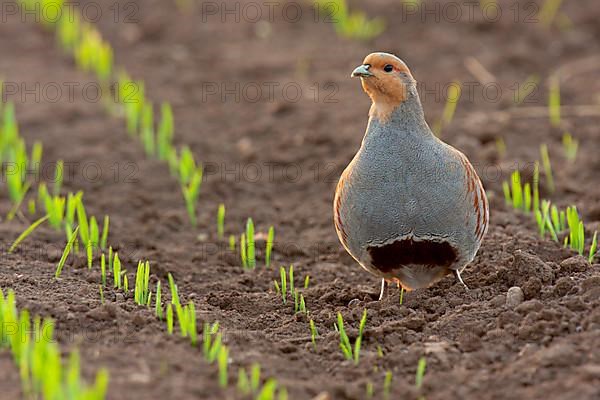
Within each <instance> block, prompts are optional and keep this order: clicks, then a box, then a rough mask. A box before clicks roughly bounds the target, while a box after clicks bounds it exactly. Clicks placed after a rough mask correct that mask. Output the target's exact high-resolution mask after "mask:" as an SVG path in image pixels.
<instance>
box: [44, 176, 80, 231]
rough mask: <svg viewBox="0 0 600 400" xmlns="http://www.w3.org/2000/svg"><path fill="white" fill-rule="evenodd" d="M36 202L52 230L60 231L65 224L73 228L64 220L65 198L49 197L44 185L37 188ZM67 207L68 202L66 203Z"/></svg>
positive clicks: (71, 223) (70, 223) (69, 222)
mask: <svg viewBox="0 0 600 400" xmlns="http://www.w3.org/2000/svg"><path fill="white" fill-rule="evenodd" d="M38 200H39V202H40V203H41V205H42V206H43V208H44V209H45V211H46V214H47V215H48V218H49V222H50V226H52V227H53V228H54V229H56V230H58V229H61V228H62V226H63V224H64V223H65V222H67V223H68V225H71V226H73V222H72V221H66V220H65V202H66V200H65V198H64V197H61V196H51V195H50V194H49V193H48V189H47V188H46V185H45V184H43V183H42V184H40V185H39V187H38ZM66 204H67V205H69V204H68V202H67V203H66Z"/></svg>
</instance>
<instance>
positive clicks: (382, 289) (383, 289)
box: [379, 278, 385, 301]
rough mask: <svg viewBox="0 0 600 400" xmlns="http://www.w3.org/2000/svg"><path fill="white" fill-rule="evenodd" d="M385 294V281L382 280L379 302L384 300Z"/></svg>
mask: <svg viewBox="0 0 600 400" xmlns="http://www.w3.org/2000/svg"><path fill="white" fill-rule="evenodd" d="M384 293H385V279H383V278H382V279H381V292H379V301H381V300H382V299H383V294H384Z"/></svg>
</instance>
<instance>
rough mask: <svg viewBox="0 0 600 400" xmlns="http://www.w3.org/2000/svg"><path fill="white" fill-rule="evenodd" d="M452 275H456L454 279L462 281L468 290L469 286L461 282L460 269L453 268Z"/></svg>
mask: <svg viewBox="0 0 600 400" xmlns="http://www.w3.org/2000/svg"><path fill="white" fill-rule="evenodd" d="M453 273H454V276H455V277H456V279H457V280H458V281H459V282H460V283H462V285H463V286H464V287H465V290H469V287H468V286H467V284H466V283H465V282H463V280H462V277H461V276H460V271H458V270H457V269H455V270H454V271H453Z"/></svg>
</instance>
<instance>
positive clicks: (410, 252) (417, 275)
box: [333, 52, 489, 300]
mask: <svg viewBox="0 0 600 400" xmlns="http://www.w3.org/2000/svg"><path fill="white" fill-rule="evenodd" d="M351 77H358V78H360V81H361V84H362V88H363V90H364V91H365V92H366V93H367V95H368V96H369V97H370V98H371V102H372V104H371V108H370V110H369V119H368V123H367V128H366V133H365V135H364V137H363V140H362V143H361V146H360V148H359V150H358V152H357V153H356V155H355V156H354V158H353V159H352V161H351V162H350V163H349V164H348V166H347V167H346V169H345V170H344V171H343V173H342V174H341V176H340V179H339V182H338V184H337V186H336V190H335V196H334V201H333V214H334V215H333V216H334V218H333V219H334V225H335V230H336V233H337V236H338V238H339V240H340V242H341V244H342V246H343V247H344V248H345V249H346V251H347V252H348V253H349V254H350V255H351V256H352V258H354V259H355V260H356V261H357V262H358V264H360V266H362V268H364V269H365V270H367V271H368V272H370V273H372V274H373V275H375V276H378V277H380V278H382V281H381V292H380V296H379V300H381V299H383V297H384V291H385V286H386V282H388V283H392V282H395V283H396V284H398V286H399V287H400V286H401V287H402V289H405V290H407V291H410V290H414V289H420V288H427V287H430V286H431V285H433V284H434V283H436V282H437V281H439V280H440V279H442V278H443V277H444V276H446V275H448V274H450V273H452V274H454V276H455V277H456V279H457V280H458V281H459V282H460V283H461V284H462V285H464V287H465V288H467V289H468V287H467V286H466V285H465V284H464V281H463V279H462V277H461V272H462V271H463V270H464V269H465V267H466V266H467V265H468V264H469V263H470V262H471V261H473V259H474V257H475V255H476V253H477V251H478V250H479V247H480V246H481V242H482V240H483V238H484V236H485V234H486V232H487V229H488V224H489V204H488V199H487V197H486V193H485V190H484V187H483V185H482V183H481V180H480V179H479V176H478V175H477V173H476V171H475V169H474V168H473V165H472V164H471V163H470V162H469V160H468V159H467V157H466V156H465V155H464V154H463V153H461V152H460V151H459V150H457V149H455V148H454V147H452V146H450V145H449V144H447V143H445V142H443V141H442V140H440V139H439V138H438V137H436V135H434V134H433V132H432V131H431V129H430V128H429V125H428V124H427V122H426V121H425V116H424V112H423V106H422V104H421V101H420V98H419V94H418V92H417V83H416V80H415V79H414V78H413V75H412V73H411V71H410V70H409V68H408V67H407V65H406V64H405V63H404V61H402V60H401V59H400V58H398V57H397V56H395V55H393V54H389V53H384V52H376V53H372V54H369V55H368V56H367V57H366V58H365V59H364V61H363V63H362V64H361V65H359V66H358V67H356V68H355V69H354V71H352V74H351Z"/></svg>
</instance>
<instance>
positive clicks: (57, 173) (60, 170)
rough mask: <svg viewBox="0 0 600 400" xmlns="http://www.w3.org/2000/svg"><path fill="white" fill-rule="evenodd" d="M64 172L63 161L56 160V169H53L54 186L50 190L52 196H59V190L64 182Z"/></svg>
mask: <svg viewBox="0 0 600 400" xmlns="http://www.w3.org/2000/svg"><path fill="white" fill-rule="evenodd" d="M64 170H65V165H64V161H63V160H58V162H57V163H56V167H55V169H54V186H53V188H52V194H53V195H54V196H58V195H59V194H60V189H61V188H62V184H63V180H64Z"/></svg>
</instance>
